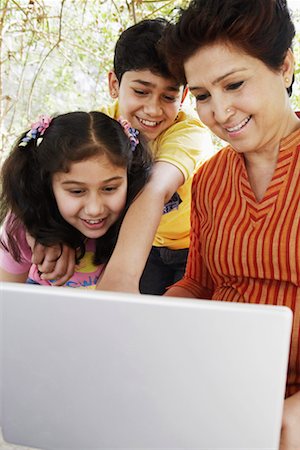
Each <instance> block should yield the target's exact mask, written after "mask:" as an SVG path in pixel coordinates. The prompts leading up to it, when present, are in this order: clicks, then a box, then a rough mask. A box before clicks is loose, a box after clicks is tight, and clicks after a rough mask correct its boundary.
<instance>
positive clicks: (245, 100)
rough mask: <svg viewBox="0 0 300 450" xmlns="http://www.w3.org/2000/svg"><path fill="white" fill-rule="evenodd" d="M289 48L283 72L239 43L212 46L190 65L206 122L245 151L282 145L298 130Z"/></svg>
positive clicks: (189, 78)
mask: <svg viewBox="0 0 300 450" xmlns="http://www.w3.org/2000/svg"><path fill="white" fill-rule="evenodd" d="M293 67H294V65H293V55H292V53H291V52H290V51H288V53H287V56H286V58H285V61H284V64H283V67H282V69H281V70H280V71H277V72H276V71H273V70H271V69H270V68H269V67H267V66H266V65H265V64H264V63H263V62H262V61H261V60H259V59H257V58H254V57H252V56H249V55H248V54H246V53H244V52H243V51H242V50H240V49H239V48H237V47H233V46H229V45H225V44H218V43H215V44H212V45H208V46H206V47H203V48H201V49H200V50H198V52H196V53H195V54H194V55H193V56H191V57H190V58H189V59H188V60H187V61H186V62H185V64H184V70H185V74H186V78H187V81H188V85H189V88H190V90H191V92H192V94H193V95H194V96H195V98H196V107H197V112H198V114H199V117H200V119H201V120H202V122H203V123H204V124H205V125H207V126H208V127H209V128H210V130H211V131H212V132H213V133H215V134H216V135H217V136H219V137H220V138H221V139H223V140H225V141H227V142H228V143H230V144H231V145H232V147H233V148H234V149H235V150H236V151H237V152H240V153H247V152H253V151H255V152H260V151H264V150H267V151H269V150H271V151H272V150H274V149H278V144H279V141H280V139H281V138H282V137H284V136H286V135H287V134H289V133H290V132H291V131H293V130H294V129H295V121H297V118H296V115H295V114H294V113H293V111H292V109H291V106H290V103H289V98H288V95H287V91H286V88H287V87H288V86H290V84H291V80H292V74H293Z"/></svg>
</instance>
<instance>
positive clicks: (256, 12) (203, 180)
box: [165, 0, 300, 450]
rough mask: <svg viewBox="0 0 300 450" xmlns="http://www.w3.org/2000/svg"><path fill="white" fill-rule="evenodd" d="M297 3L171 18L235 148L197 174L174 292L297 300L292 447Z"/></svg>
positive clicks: (299, 205)
mask: <svg viewBox="0 0 300 450" xmlns="http://www.w3.org/2000/svg"><path fill="white" fill-rule="evenodd" d="M294 35H295V29H294V26H293V23H292V21H291V18H290V14H289V10H288V8H287V4H286V1H285V0H252V1H251V2H247V1H245V0H195V1H192V2H191V3H190V5H189V7H188V8H187V10H185V11H183V12H182V13H181V16H180V18H179V20H178V22H177V24H176V25H173V26H170V29H169V31H168V33H167V35H166V39H165V46H166V49H167V52H168V54H169V60H170V67H172V70H174V71H175V72H178V74H179V75H180V76H181V78H182V79H183V80H184V81H187V83H188V85H189V88H190V90H191V92H192V94H193V95H194V96H195V98H196V105H197V111H198V114H199V117H200V119H201V121H202V122H203V123H204V124H205V125H207V126H208V127H209V128H210V129H211V131H212V132H213V133H215V134H216V135H217V136H219V137H220V138H221V139H223V140H225V141H227V142H228V144H229V145H228V146H227V147H225V148H224V149H223V150H222V151H220V152H219V153H218V154H217V155H215V156H213V158H211V159H210V160H209V161H207V162H206V163H204V165H203V166H201V168H200V170H199V171H198V173H197V175H196V176H195V178H194V182H193V191H192V214H191V246H190V252H189V259H188V265H187V269H186V273H185V276H184V278H183V279H182V280H181V281H179V282H178V283H176V284H175V285H174V286H173V287H171V288H170V289H169V291H168V294H167V295H169V296H182V297H195V298H208V299H210V298H211V299H215V300H223V301H236V302H252V303H264V304H265V303H269V304H277V305H286V306H288V307H290V308H291V309H292V310H293V313H294V323H293V333H292V344H291V354H290V361H289V369H288V381H287V390H286V397H287V398H286V400H285V407H284V416H283V426H282V436H281V447H280V448H281V449H282V450H283V449H284V450H286V449H289V450H290V449H298V450H299V449H300V426H299V424H300V338H299V323H300V120H299V117H298V116H297V115H296V114H295V113H294V111H293V110H292V107H291V105H290V102H289V95H290V94H291V90H292V84H293V80H294V57H293V53H292V50H291V46H292V40H293V37H294Z"/></svg>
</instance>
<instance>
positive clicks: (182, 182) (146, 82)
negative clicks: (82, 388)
mask: <svg viewBox="0 0 300 450" xmlns="http://www.w3.org/2000/svg"><path fill="white" fill-rule="evenodd" d="M166 24H167V21H165V20H164V19H154V20H144V21H142V22H140V23H138V24H136V25H134V26H132V27H130V28H128V29H127V30H125V31H124V32H123V33H122V34H121V36H120V38H119V40H118V41H117V44H116V48H115V55H114V70H113V71H110V72H109V75H108V81H109V90H110V94H111V96H112V98H114V99H117V98H118V100H116V101H115V102H114V104H113V105H111V106H110V107H108V108H107V109H105V108H103V109H102V110H103V112H106V113H107V114H108V115H110V116H112V117H114V118H119V117H120V116H122V117H124V118H125V119H127V120H128V121H129V122H130V123H131V125H132V126H133V127H134V128H137V129H138V130H139V131H140V132H141V133H143V135H144V136H145V137H146V138H147V140H148V141H149V145H150V147H151V150H152V152H153V154H154V160H155V163H154V167H153V174H152V176H151V179H150V181H149V183H148V184H147V185H146V187H145V189H144V190H143V192H142V193H141V194H140V195H139V196H138V198H137V199H136V200H135V201H134V202H133V203H132V205H131V206H130V208H129V209H128V212H127V213H126V216H125V218H124V221H123V223H122V226H121V229H120V234H119V237H118V241H117V244H116V247H115V250H114V252H113V254H112V256H111V258H110V260H109V262H108V264H107V267H106V270H105V273H104V275H103V277H102V278H101V280H100V282H99V283H98V286H97V288H98V289H102V290H117V291H124V292H139V289H140V291H141V292H142V293H147V294H158V295H161V294H163V293H164V292H165V290H166V288H167V287H168V286H170V285H171V284H173V283H174V282H176V281H178V280H179V279H181V278H182V276H183V274H184V271H185V265H186V260H187V255H188V248H189V229H190V188H191V181H192V175H193V172H194V171H195V169H196V167H197V166H198V165H199V163H201V162H202V161H203V160H204V159H206V158H207V157H208V156H211V155H212V154H213V150H212V144H211V141H210V135H209V133H208V132H207V131H206V130H205V129H204V128H203V126H202V125H201V124H200V122H199V120H198V118H197V117H196V115H189V114H187V113H185V112H184V111H182V110H181V105H182V102H183V100H184V97H185V95H186V92H187V91H186V90H184V87H183V86H180V85H179V84H178V83H177V82H176V80H175V79H174V78H173V77H172V75H171V74H170V72H169V70H168V67H167V64H166V62H165V60H164V58H163V57H162V55H161V54H160V53H159V50H158V48H157V44H158V41H159V40H160V38H161V36H162V34H163V32H164V29H165V26H166ZM163 211H164V212H165V214H163V215H162V213H163ZM152 244H153V246H152ZM148 256H149V257H148ZM147 258H148V261H147ZM49 259H51V258H49ZM49 259H47V257H46V258H45V260H44V263H43V264H42V265H41V266H40V270H41V271H42V272H49V270H52V272H51V273H49V274H47V278H55V277H58V274H59V273H64V271H65V270H66V269H62V266H63V265H62V264H60V266H57V267H59V268H56V269H55V270H54V271H53V261H51V263H50V261H49ZM36 261H38V255H37V259H36ZM66 261H68V258H66ZM146 261H147V264H146V267H145V263H146ZM48 262H49V264H47V263H48ZM66 264H67V265H69V267H70V264H69V262H68V263H66ZM144 267H145V269H144ZM143 270H144V272H143ZM141 275H142V278H141ZM69 276H70V270H69V271H67V273H66V275H65V276H64V277H62V279H61V280H60V282H62V281H64V280H65V279H66V277H69ZM140 278H141V281H140ZM139 282H140V283H139ZM59 284H60V283H59Z"/></svg>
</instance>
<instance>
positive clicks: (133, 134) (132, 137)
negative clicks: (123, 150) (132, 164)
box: [118, 117, 140, 152]
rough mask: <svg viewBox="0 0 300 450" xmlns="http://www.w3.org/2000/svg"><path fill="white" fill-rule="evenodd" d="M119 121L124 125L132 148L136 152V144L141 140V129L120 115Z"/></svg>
mask: <svg viewBox="0 0 300 450" xmlns="http://www.w3.org/2000/svg"><path fill="white" fill-rule="evenodd" d="M118 122H119V123H120V124H121V125H122V127H123V129H124V131H125V134H126V136H127V137H128V138H129V141H130V145H131V150H132V151H133V152H134V150H135V149H136V146H137V145H138V143H139V142H140V141H139V140H138V135H139V134H140V132H139V130H137V129H136V128H133V127H132V126H131V124H130V123H129V122H128V120H126V119H123V117H120V118H119V120H118Z"/></svg>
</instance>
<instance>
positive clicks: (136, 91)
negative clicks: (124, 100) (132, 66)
mask: <svg viewBox="0 0 300 450" xmlns="http://www.w3.org/2000/svg"><path fill="white" fill-rule="evenodd" d="M133 91H134V92H135V93H136V94H137V95H146V94H147V92H145V91H142V90H141V89H133Z"/></svg>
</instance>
